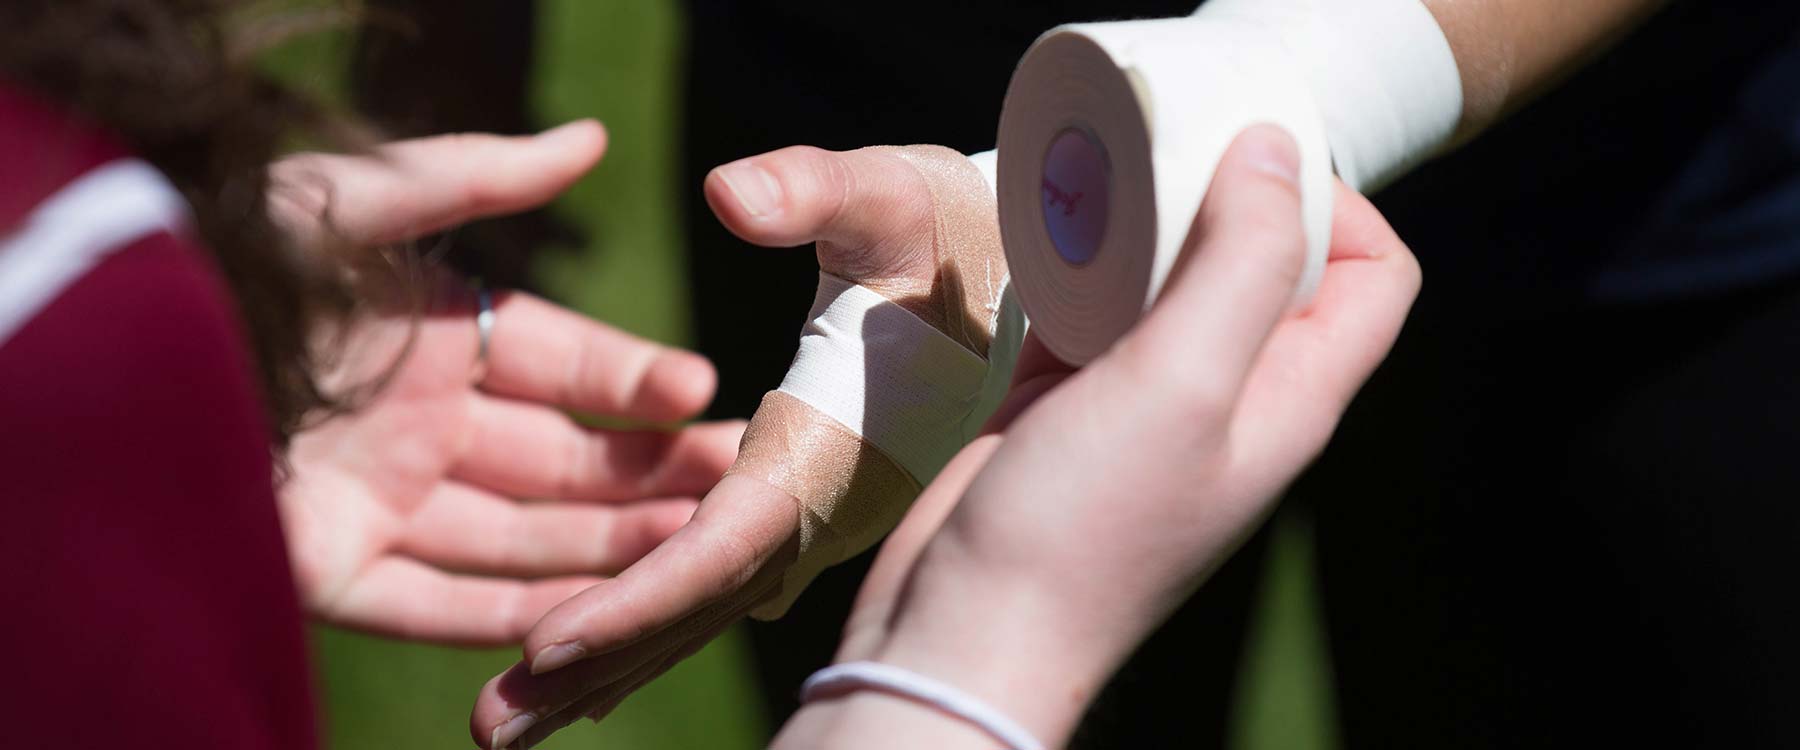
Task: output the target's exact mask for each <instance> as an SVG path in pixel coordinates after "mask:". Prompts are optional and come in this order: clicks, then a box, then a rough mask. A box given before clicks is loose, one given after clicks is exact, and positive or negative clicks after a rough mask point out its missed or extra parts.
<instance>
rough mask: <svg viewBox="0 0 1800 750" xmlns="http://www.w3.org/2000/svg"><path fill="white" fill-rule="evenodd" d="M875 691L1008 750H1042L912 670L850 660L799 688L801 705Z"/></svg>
mask: <svg viewBox="0 0 1800 750" xmlns="http://www.w3.org/2000/svg"><path fill="white" fill-rule="evenodd" d="M862 688H875V689H878V690H883V691H886V692H889V693H893V694H895V695H898V696H900V697H903V698H908V699H911V700H914V701H917V702H919V703H923V704H925V705H928V706H931V707H932V708H935V709H937V710H939V711H942V712H944V713H947V714H950V715H951V716H955V717H957V718H959V719H962V720H963V721H966V722H968V723H970V724H974V725H975V726H978V727H981V729H982V730H983V731H985V732H987V733H988V734H990V735H993V737H994V739H997V740H999V741H1000V742H1001V743H1002V744H1004V745H1006V747H1007V748H1008V750H1044V743H1042V742H1039V741H1038V740H1037V738H1036V737H1033V736H1031V733H1030V732H1028V731H1026V730H1025V728H1024V727H1022V726H1019V724H1018V722H1015V721H1013V720H1012V719H1009V718H1007V717H1006V715H1005V714H1002V713H1000V712H999V711H998V710H996V709H995V708H994V707H993V706H990V705H988V704H987V703H985V702H983V701H982V700H981V699H980V698H976V697H975V696H973V695H969V694H968V693H965V692H963V691H961V690H958V689H957V688H956V687H954V686H952V685H949V684H947V683H943V682H939V681H937V680H934V679H932V678H930V677H926V676H924V675H922V674H919V673H917V672H913V671H911V670H907V669H902V668H900V667H896V666H893V665H891V664H882V663H880V662H873V661H853V662H847V663H844V664H834V665H832V666H829V667H826V668H824V669H821V670H819V671H817V672H814V673H813V675H812V676H811V677H808V678H806V682H805V683H802V684H801V685H800V702H801V703H808V702H811V701H812V700H813V699H815V698H821V697H826V696H832V695H842V694H844V693H848V692H852V691H855V690H859V689H862Z"/></svg>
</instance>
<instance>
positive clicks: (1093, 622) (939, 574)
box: [867, 538, 1142, 747]
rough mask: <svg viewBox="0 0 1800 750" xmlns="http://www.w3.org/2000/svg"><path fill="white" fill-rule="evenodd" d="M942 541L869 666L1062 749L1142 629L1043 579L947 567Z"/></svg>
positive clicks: (1111, 610)
mask: <svg viewBox="0 0 1800 750" xmlns="http://www.w3.org/2000/svg"><path fill="white" fill-rule="evenodd" d="M943 541H944V540H942V539H941V538H940V539H939V540H938V542H934V544H933V545H932V547H933V549H932V550H931V551H929V552H928V553H927V554H926V555H925V556H924V557H923V558H922V559H921V561H920V564H919V567H918V568H917V569H916V570H915V575H914V577H913V579H912V581H911V582H910V586H909V590H908V593H907V594H906V595H905V596H904V597H903V599H902V604H901V605H900V607H899V609H897V610H896V611H895V612H894V614H893V616H892V617H891V618H890V620H889V622H890V624H889V626H888V628H887V630H886V632H885V633H884V634H883V637H882V638H881V639H880V640H879V642H878V643H877V644H875V645H874V647H873V648H872V650H871V651H870V652H868V656H867V658H868V659H870V660H872V661H876V662H880V663H883V664H888V665H892V666H895V667H900V668H903V669H907V670H910V671H912V672H916V673H918V674H920V675H923V676H925V677H928V678H931V679H934V680H937V681H940V682H944V683H947V684H949V685H952V686H954V687H955V688H957V689H958V690H961V691H962V692H965V693H968V694H969V695H971V696H972V697H974V698H976V699H978V700H980V701H982V702H983V703H986V704H987V705H988V706H989V707H991V708H992V709H994V710H995V711H997V712H999V713H1000V714H1001V715H1003V716H1005V717H1007V718H1009V719H1011V720H1012V721H1013V722H1015V723H1017V724H1019V725H1020V726H1021V727H1023V728H1024V729H1025V730H1026V731H1027V732H1029V733H1030V734H1031V735H1032V736H1034V737H1036V738H1037V739H1038V740H1039V741H1041V742H1043V743H1044V744H1045V745H1047V746H1051V747H1058V746H1061V745H1062V744H1063V743H1064V742H1065V741H1066V740H1067V738H1068V736H1069V735H1070V734H1071V733H1072V732H1073V731H1074V729H1075V726H1076V724H1077V723H1078V722H1079V721H1080V719H1081V716H1082V714H1083V712H1084V711H1085V709H1086V707H1087V705H1088V703H1089V702H1090V701H1091V700H1092V698H1093V696H1094V695H1095V694H1097V693H1098V692H1099V690H1100V688H1101V687H1102V686H1103V685H1104V684H1105V682H1106V680H1107V679H1108V678H1109V677H1110V676H1111V674H1112V672H1113V671H1114V670H1115V669H1117V667H1118V664H1119V662H1120V661H1121V660H1122V659H1124V658H1125V656H1127V655H1128V654H1129V653H1130V650H1131V647H1132V645H1133V644H1135V643H1136V641H1137V638H1138V636H1139V635H1141V630H1142V628H1140V627H1138V626H1137V625H1136V623H1135V620H1134V618H1129V617H1124V618H1122V617H1119V616H1118V615H1119V614H1120V613H1122V612H1124V611H1126V610H1127V609H1129V608H1119V607H1108V606H1095V605H1096V604H1099V602H1097V601H1096V600H1095V598H1094V597H1090V596H1084V595H1082V594H1080V593H1078V592H1075V591H1071V590H1069V589H1068V588H1067V587H1061V586H1058V585H1056V584H1054V583H1052V582H1050V581H1047V580H1045V579H1043V578H1040V577H1037V576H1027V575H1020V574H1017V573H1016V572H1014V573H1009V572H1008V571H1004V570H995V569H989V568H985V567H983V566H980V565H970V564H959V563H957V562H954V561H953V560H947V559H945V558H955V557H957V555H955V553H953V552H948V551H947V550H946V549H945V547H946V546H947V545H945V544H942V543H941V542H943ZM901 700H903V699H901Z"/></svg>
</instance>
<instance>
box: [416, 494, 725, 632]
mask: <svg viewBox="0 0 1800 750" xmlns="http://www.w3.org/2000/svg"><path fill="white" fill-rule="evenodd" d="M696 505H697V503H695V502H694V501H693V500H687V499H668V500H651V501H645V502H638V503H631V504H628V505H605V506H594V505H576V504H568V503H533V504H520V503H515V502H512V501H511V500H508V499H506V498H503V497H500V496H498V495H494V494H492V493H489V492H486V491H483V490H480V489H477V488H475V487H470V486H467V485H462V484H454V483H452V484H446V485H443V486H441V487H440V488H439V489H437V490H436V491H434V492H432V494H431V496H430V497H429V498H427V499H426V501H425V504H424V505H423V506H422V507H420V508H419V510H418V511H417V512H415V513H414V514H413V515H412V517H411V519H410V520H409V521H408V523H407V526H406V528H405V530H404V531H402V532H401V536H400V540H399V546H398V548H397V550H396V551H398V552H399V553H400V554H404V555H409V556H411V557H414V558H417V559H419V560H422V561H424V562H426V563H429V564H431V565H432V566H434V567H438V568H442V569H446V570H452V571H459V572H465V573H476V574H481V575H489V576H507V577H543V576H555V575H576V574H590V575H591V574H596V573H615V572H618V571H620V570H624V569H625V567H626V566H629V565H631V564H632V563H634V562H636V561H637V560H638V559H639V558H641V557H643V556H644V555H645V554H648V553H649V552H650V550H653V549H655V548H656V545H658V544H661V543H662V541H663V540H664V539H667V538H669V535H670V534H673V533H675V531H676V529H679V528H681V527H682V525H683V524H686V523H687V520H688V518H689V517H691V516H692V515H693V512H694V508H695V506H696ZM571 593H572V592H571ZM540 614H541V613H540Z"/></svg>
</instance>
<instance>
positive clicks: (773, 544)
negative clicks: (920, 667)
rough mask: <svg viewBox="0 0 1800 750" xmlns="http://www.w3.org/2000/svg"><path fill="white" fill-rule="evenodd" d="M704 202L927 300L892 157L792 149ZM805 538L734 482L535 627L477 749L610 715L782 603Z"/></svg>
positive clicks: (916, 179) (714, 180) (925, 256)
mask: <svg viewBox="0 0 1800 750" xmlns="http://www.w3.org/2000/svg"><path fill="white" fill-rule="evenodd" d="M706 197H707V201H708V203H709V204H710V205H711V206H712V208H713V211H714V213H716V214H717V215H718V217H719V220H720V221H722V222H723V223H724V224H725V226H726V227H727V228H729V229H730V230H731V231H732V232H733V233H735V234H737V235H738V236H739V237H742V238H744V239H745V240H747V241H749V242H751V243H754V244H757V245H763V246H770V247H786V246H795V245H802V244H806V243H817V252H818V257H819V265H820V268H821V269H822V270H824V271H827V272H829V273H832V274H835V275H837V276H840V277H842V278H846V279H850V280H852V281H855V282H857V283H860V284H863V285H864V286H868V287H871V288H875V289H878V290H889V291H893V292H896V293H897V295H896V296H905V295H906V293H908V292H914V291H917V292H920V294H919V295H918V297H919V298H925V297H927V296H929V295H928V294H927V293H926V291H927V290H929V289H930V287H931V285H932V283H933V281H934V279H935V275H936V274H937V272H938V265H937V259H936V257H935V256H934V248H933V243H932V237H933V235H932V232H933V222H934V216H935V214H934V212H933V203H932V200H933V198H932V195H931V192H930V190H929V187H928V185H927V183H926V181H925V178H924V177H923V176H922V175H921V174H920V173H919V171H918V169H917V168H915V167H914V166H912V165H911V164H909V163H907V162H906V161H905V160H904V159H903V158H901V157H900V156H898V155H896V154H894V153H893V152H892V151H890V150H886V149H881V148H870V149H862V150H858V151H850V152H842V153H834V152H828V151H822V150H820V149H816V148H809V147H793V148H787V149H782V150H780V151H775V152H772V153H768V154H764V155H762V156H757V157H752V158H749V159H745V160H743V161H739V162H734V163H732V164H729V165H726V166H724V167H720V168H719V169H716V170H714V171H713V173H712V174H711V175H709V176H708V177H707V180H706ZM914 312H915V313H919V314H921V315H922V316H923V315H927V314H929V312H928V311H924V310H915V311H914ZM799 533H800V519H799V511H798V508H797V507H796V504H795V500H794V498H793V497H792V496H790V495H789V494H788V493H787V492H785V491H783V490H781V489H779V488H776V487H773V486H770V485H769V484H767V483H766V482H764V481H762V480H760V479H757V478H755V477H751V476H747V475H744V474H735V473H734V474H731V475H728V476H726V477H725V478H724V479H723V480H722V481H721V482H720V483H719V485H718V487H717V488H715V489H714V491H713V492H712V493H709V494H708V495H707V497H706V500H705V502H704V503H702V504H701V506H700V509H699V512H698V513H697V514H696V515H695V516H694V519H693V521H692V522H691V523H689V524H688V525H687V526H685V527H683V528H682V529H681V530H680V531H678V532H676V533H675V535H674V536H673V537H671V538H670V539H669V541H668V542H667V543H665V544H663V545H662V546H661V547H658V548H657V549H655V550H654V551H652V552H650V554H648V555H646V556H645V557H644V558H643V559H642V560H640V561H638V562H637V563H636V564H634V565H632V566H631V567H630V568H628V569H626V570H625V571H624V572H623V573H621V574H619V576H618V577H616V578H613V579H611V580H609V581H607V582H605V583H604V584H602V585H600V586H596V587H594V588H592V589H589V590H587V591H585V592H583V593H581V594H580V595H578V596H576V597H574V598H572V599H570V600H569V601H567V602H564V603H563V604H561V605H558V606H557V607H556V608H554V609H552V610H551V611H550V612H549V613H548V614H546V615H545V616H544V618H543V620H541V621H540V622H539V623H538V624H537V626H536V627H534V628H532V630H531V633H530V634H529V635H528V636H527V637H526V640H525V649H524V660H522V661H521V662H520V663H519V664H517V665H515V666H514V667H513V668H512V669H510V670H508V671H507V672H505V673H503V674H501V675H499V676H497V677H495V678H494V679H493V680H492V681H490V682H489V683H488V685H487V686H486V687H485V688H484V689H483V690H482V692H481V696H480V698H479V699H478V700H477V703H476V705H475V709H474V712H473V714H472V716H471V717H470V731H471V734H472V735H473V736H474V738H475V741H476V742H477V743H478V744H480V745H481V746H483V747H489V748H499V747H509V746H513V745H515V744H517V745H520V746H526V747H529V746H531V745H534V744H536V743H538V742H540V741H542V740H543V739H544V738H545V737H548V736H549V735H550V734H551V733H552V732H554V731H556V730H557V729H560V728H561V727H563V726H566V725H568V724H569V723H571V722H573V721H575V720H576V719H579V718H581V717H583V716H588V717H593V718H596V719H598V718H599V717H600V716H603V715H604V714H606V713H607V712H609V711H611V710H612V708H613V707H615V706H617V705H618V703H619V702H620V701H621V700H623V699H624V698H625V696H626V695H628V694H629V693H631V692H632V691H633V690H635V689H637V688H638V687H639V686H641V685H643V684H644V683H646V682H648V681H650V680H651V679H654V678H655V677H656V676H658V675H660V674H662V673H663V672H664V671H666V670H668V669H669V668H670V667H672V666H673V665H674V664H675V663H676V662H678V661H680V660H681V659H683V658H685V657H686V656H688V655H690V654H692V653H693V652H695V651H696V650H698V649H699V648H700V647H701V646H703V645H704V644H705V643H706V642H708V641H710V640H711V639H712V638H714V637H716V636H717V635H718V634H719V633H720V632H721V631H722V630H723V629H724V628H725V627H727V626H728V625H730V624H731V623H733V622H736V621H737V620H739V619H741V618H742V617H743V616H744V615H745V614H746V613H747V612H749V611H750V610H751V609H752V608H753V607H755V606H756V605H757V604H758V603H759V602H761V601H763V600H765V599H766V598H767V597H769V596H771V595H773V594H774V593H776V592H778V591H779V586H780V585H781V581H780V579H781V574H782V573H783V571H784V570H785V568H786V567H787V566H788V565H789V564H791V563H792V562H793V559H794V551H795V549H796V548H797V544H798V541H799V539H798V536H799Z"/></svg>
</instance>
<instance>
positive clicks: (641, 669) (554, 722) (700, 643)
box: [518, 612, 742, 748]
mask: <svg viewBox="0 0 1800 750" xmlns="http://www.w3.org/2000/svg"><path fill="white" fill-rule="evenodd" d="M741 618H742V613H741V612H740V613H739V617H738V618H733V619H729V620H724V621H722V622H718V623H714V624H711V625H710V627H708V628H707V629H706V630H705V631H703V632H701V633H700V634H699V635H697V636H694V637H692V638H689V639H688V640H687V641H686V642H683V643H678V644H676V645H674V646H673V647H671V648H670V649H668V650H667V651H666V652H664V653H661V654H658V655H656V656H654V657H652V658H651V659H649V660H647V661H645V662H644V663H643V664H641V665H639V666H638V667H637V668H636V669H633V670H632V671H631V672H629V673H627V674H626V675H625V676H624V677H620V678H619V679H617V680H615V681H613V682H612V684H609V685H606V686H604V687H600V688H598V689H596V690H594V691H593V692H591V693H588V694H587V695H586V696H584V697H582V698H581V699H579V700H576V701H575V702H574V703H571V704H569V706H568V707H566V708H564V709H562V710H561V711H557V712H556V713H554V714H551V715H550V716H549V717H547V718H545V719H543V720H542V721H538V722H536V723H534V724H532V725H531V728H530V729H527V730H525V733H524V734H523V735H521V736H520V737H519V745H518V746H519V747H521V748H531V747H535V746H537V745H538V744H539V743H542V742H543V741H544V740H546V739H549V738H550V735H553V734H555V733H556V732H557V731H559V730H561V729H563V728H564V727H567V726H569V725H570V724H573V723H575V722H576V721H579V720H581V719H584V718H585V719H589V720H592V721H594V722H596V723H598V722H599V721H600V720H601V719H604V718H606V716H607V715H608V714H611V713H612V712H613V710H614V709H616V708H618V707H619V705H620V704H622V703H624V702H625V699H626V698H629V697H631V694H632V693H635V692H637V691H638V690H639V689H641V688H643V687H644V686H645V685H648V684H650V683H651V682H654V681H655V680H656V679H657V678H658V677H661V676H663V675H664V674H667V673H668V671H669V670H670V669H673V668H674V667H675V665H676V664H679V663H681V662H682V661H684V660H686V659H687V658H688V657H690V656H693V655H694V654H696V653H698V652H699V651H700V649H701V648H704V647H705V646H706V644H708V643H710V642H712V641H713V639H715V638H718V637H719V635H720V634H721V633H724V632H725V630H726V628H729V627H731V625H732V624H734V623H736V622H737V620H738V619H741Z"/></svg>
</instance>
